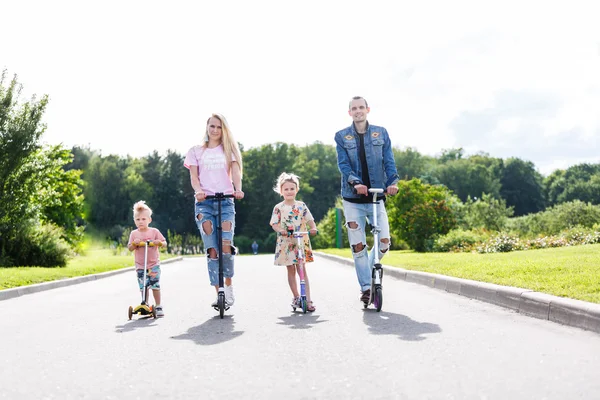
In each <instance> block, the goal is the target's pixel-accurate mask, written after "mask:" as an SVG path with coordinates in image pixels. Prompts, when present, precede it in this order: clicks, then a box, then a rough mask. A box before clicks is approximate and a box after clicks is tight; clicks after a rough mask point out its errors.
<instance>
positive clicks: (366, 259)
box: [342, 200, 391, 292]
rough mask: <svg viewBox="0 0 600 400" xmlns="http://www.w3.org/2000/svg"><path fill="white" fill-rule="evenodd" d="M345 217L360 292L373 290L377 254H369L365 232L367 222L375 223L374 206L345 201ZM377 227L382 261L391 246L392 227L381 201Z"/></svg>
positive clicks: (378, 206) (378, 205) (378, 207)
mask: <svg viewBox="0 0 600 400" xmlns="http://www.w3.org/2000/svg"><path fill="white" fill-rule="evenodd" d="M342 204H343V206H344V217H345V219H346V228H347V230H348V241H349V242H350V248H351V250H352V256H353V257H354V268H355V269H356V276H357V277H358V283H359V285H360V290H361V291H363V292H364V291H365V290H367V289H370V288H371V269H372V268H373V265H374V261H375V253H374V252H373V251H371V252H369V251H368V248H367V234H366V232H365V226H366V222H367V221H369V223H372V222H373V204H372V203H351V202H349V201H346V200H344V201H343V202H342ZM376 208H377V225H379V229H380V232H379V259H380V260H381V259H382V258H383V256H384V255H385V253H386V252H387V250H388V249H389V246H390V244H391V240H389V239H390V225H389V222H388V216H387V211H386V209H385V203H384V202H383V201H379V202H378V203H377V206H376ZM352 222H355V223H356V225H357V226H356V227H355V228H351V227H350V223H352ZM382 239H388V241H387V243H385V242H382ZM359 243H362V244H363V249H362V250H361V251H359V252H355V251H354V246H356V245H357V244H359Z"/></svg>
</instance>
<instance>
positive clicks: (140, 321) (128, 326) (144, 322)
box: [115, 315, 156, 333]
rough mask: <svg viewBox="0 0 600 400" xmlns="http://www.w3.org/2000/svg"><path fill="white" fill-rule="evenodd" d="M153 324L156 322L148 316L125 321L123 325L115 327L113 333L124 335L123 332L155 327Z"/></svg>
mask: <svg viewBox="0 0 600 400" xmlns="http://www.w3.org/2000/svg"><path fill="white" fill-rule="evenodd" d="M154 322H156V320H155V319H154V318H153V317H152V316H150V315H148V316H146V317H140V318H137V319H132V320H131V321H127V322H126V323H125V324H123V325H117V326H115V332H117V333H125V332H131V331H134V330H136V329H140V328H145V327H148V326H156V325H154Z"/></svg>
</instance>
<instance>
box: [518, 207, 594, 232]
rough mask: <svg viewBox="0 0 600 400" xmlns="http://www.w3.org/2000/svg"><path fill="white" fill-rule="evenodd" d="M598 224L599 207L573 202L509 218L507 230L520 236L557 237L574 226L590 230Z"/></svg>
mask: <svg viewBox="0 0 600 400" xmlns="http://www.w3.org/2000/svg"><path fill="white" fill-rule="evenodd" d="M596 224H600V206H599V205H592V204H590V203H584V202H582V201H579V200H575V201H572V202H569V203H562V204H559V205H556V206H554V207H552V208H549V209H547V210H546V211H543V212H540V213H536V214H530V215H526V216H523V217H517V218H511V219H510V220H509V221H508V223H507V229H509V230H512V231H516V232H519V234H521V235H522V236H529V237H535V236H537V235H557V234H558V233H560V232H561V231H563V230H565V229H569V228H573V227H576V226H582V227H586V228H592V229H593V227H594V226H595V225H596Z"/></svg>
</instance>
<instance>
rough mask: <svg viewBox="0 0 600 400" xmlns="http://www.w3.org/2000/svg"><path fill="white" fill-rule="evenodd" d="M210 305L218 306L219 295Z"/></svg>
mask: <svg viewBox="0 0 600 400" xmlns="http://www.w3.org/2000/svg"><path fill="white" fill-rule="evenodd" d="M210 306H211V307H219V296H217V299H216V300H215V301H213V303H212V304H211V305H210Z"/></svg>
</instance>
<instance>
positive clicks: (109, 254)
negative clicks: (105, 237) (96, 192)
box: [0, 244, 175, 290]
mask: <svg viewBox="0 0 600 400" xmlns="http://www.w3.org/2000/svg"><path fill="white" fill-rule="evenodd" d="M86 247H91V245H90V244H88V246H86ZM172 257H175V256H173V255H170V254H167V253H161V255H160V258H161V260H166V259H168V258H172ZM133 265H134V261H133V253H130V254H127V255H113V250H110V249H102V248H88V250H85V255H81V256H77V257H74V258H73V259H71V260H69V262H68V263H67V266H66V267H64V268H42V267H12V268H8V267H5V268H0V290H2V289H8V288H12V287H18V286H24V285H32V284H34V283H41V282H48V281H55V280H58V279H64V278H73V277H75V276H83V275H90V274H97V273H100V272H106V271H112V270H115V269H120V268H126V267H132V266H133Z"/></svg>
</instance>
